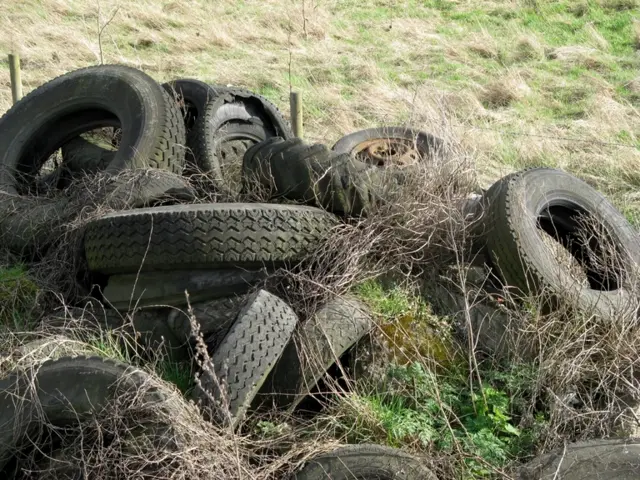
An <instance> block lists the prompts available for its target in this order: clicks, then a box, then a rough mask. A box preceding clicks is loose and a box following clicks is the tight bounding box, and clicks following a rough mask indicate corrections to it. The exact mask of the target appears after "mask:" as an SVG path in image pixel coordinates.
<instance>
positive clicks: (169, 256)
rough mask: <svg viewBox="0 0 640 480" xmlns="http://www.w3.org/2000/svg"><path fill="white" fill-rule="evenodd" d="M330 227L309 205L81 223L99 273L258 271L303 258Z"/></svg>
mask: <svg viewBox="0 0 640 480" xmlns="http://www.w3.org/2000/svg"><path fill="white" fill-rule="evenodd" d="M336 224H337V219H336V217H334V216H333V215H331V214H329V213H327V212H325V211H324V210H320V209H317V208H313V207H304V206H292V205H276V204H260V203H250V204H249V203H247V204H245V203H215V204H200V205H177V206H168V207H157V208H143V209H137V210H132V211H127V212H117V213H112V214H108V215H105V216H104V217H102V218H99V219H97V220H94V221H92V222H90V223H88V224H87V227H86V232H85V238H84V246H85V254H86V258H87V262H88V266H89V268H90V269H91V270H93V271H96V272H101V273H105V274H124V273H134V272H138V271H141V272H149V271H158V270H174V269H176V268H180V269H181V270H186V269H218V268H220V269H221V268H228V267H242V268H256V267H258V268H259V267H262V266H263V265H265V264H273V265H278V264H283V263H289V262H295V263H297V262H299V261H301V260H303V259H304V258H306V257H307V256H308V255H310V254H311V253H313V252H314V251H315V250H316V249H317V247H318V244H319V243H321V242H322V241H323V240H324V239H326V238H327V236H328V235H329V233H330V230H331V228H332V227H333V226H335V225H336Z"/></svg>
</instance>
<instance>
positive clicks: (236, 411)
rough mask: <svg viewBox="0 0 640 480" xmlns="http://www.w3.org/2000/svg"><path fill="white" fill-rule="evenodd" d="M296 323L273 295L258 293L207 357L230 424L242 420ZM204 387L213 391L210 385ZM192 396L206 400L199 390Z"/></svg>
mask: <svg viewBox="0 0 640 480" xmlns="http://www.w3.org/2000/svg"><path fill="white" fill-rule="evenodd" d="M297 323H298V317H297V315H296V314H295V312H294V311H293V309H292V308H291V307H290V306H289V305H288V304H287V303H286V302H284V301H283V300H281V299H280V298H278V297H276V296H275V295H273V294H271V293H269V292H267V291H265V290H260V291H258V292H256V293H254V294H252V295H250V296H249V297H248V298H247V300H246V302H245V304H244V306H243V308H242V310H241V311H240V313H239V314H238V316H237V319H236V321H235V322H234V324H233V326H232V327H231V329H230V330H229V332H228V333H227V335H226V336H225V337H224V340H223V341H222V342H221V343H220V345H219V347H218V348H217V350H216V351H215V352H214V354H213V357H212V358H211V360H212V363H213V368H214V370H215V373H216V376H217V377H218V379H219V380H221V381H224V384H225V385H226V388H227V392H228V398H229V411H230V413H231V415H232V416H233V418H232V424H234V425H236V424H237V423H238V422H240V421H241V420H242V419H243V417H244V415H245V413H246V412H247V410H248V409H249V407H250V405H251V403H252V401H253V399H254V398H255V396H256V395H257V393H258V391H259V390H260V388H261V386H262V384H263V382H264V381H265V379H266V377H267V375H268V374H269V372H270V371H271V369H272V368H273V366H274V365H275V363H276V361H277V360H278V358H280V355H282V352H283V350H284V347H285V345H286V344H287V341H288V340H289V338H290V337H291V335H292V333H293V330H294V328H295V326H296V324H297ZM225 363H227V367H228V368H227V369H225ZM205 385H206V386H208V387H207V388H208V389H209V390H210V391H214V392H215V388H214V385H213V383H212V382H209V383H205ZM196 395H197V396H198V397H199V398H201V399H204V398H206V397H204V396H203V392H201V391H200V390H199V389H198V391H197V392H196ZM216 396H217V397H218V398H219V396H220V392H216Z"/></svg>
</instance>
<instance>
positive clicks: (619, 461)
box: [516, 438, 640, 480]
mask: <svg viewBox="0 0 640 480" xmlns="http://www.w3.org/2000/svg"><path fill="white" fill-rule="evenodd" d="M639 477H640V438H624V439H616V438H612V439H603V440H591V441H586V442H577V443H573V444H570V445H567V447H566V450H565V449H563V448H561V449H559V450H558V451H555V452H551V453H547V454H545V455H541V456H540V457H538V458H535V459H534V460H532V461H531V462H529V463H528V464H526V465H525V466H524V467H522V468H521V469H520V470H519V471H518V472H517V476H516V478H517V480H552V479H556V480H591V479H593V480H596V479H601V478H603V479H604V478H606V479H608V480H631V479H635V478H639Z"/></svg>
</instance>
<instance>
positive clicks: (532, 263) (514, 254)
mask: <svg viewBox="0 0 640 480" xmlns="http://www.w3.org/2000/svg"><path fill="white" fill-rule="evenodd" d="M536 174H538V175H540V174H544V175H549V176H551V175H555V176H565V177H567V179H568V180H569V181H570V182H573V184H572V185H569V186H568V187H566V188H569V189H573V190H572V194H573V195H575V196H576V197H580V196H582V195H592V196H593V197H595V198H598V202H597V203H598V204H600V205H606V204H609V202H608V201H607V200H606V198H605V197H604V196H602V195H601V194H600V192H598V191H596V190H595V189H593V188H592V187H590V186H588V185H587V184H586V183H584V182H582V181H581V180H579V179H577V178H576V177H573V176H570V175H569V174H567V173H565V172H563V171H561V170H557V169H551V168H542V167H534V168H528V169H525V170H521V171H519V172H514V173H511V174H509V175H507V176H505V177H503V178H502V179H500V180H499V181H497V182H496V183H494V184H493V185H492V186H491V187H490V188H489V190H488V191H487V193H486V195H485V196H484V199H483V202H484V204H485V205H486V209H485V219H484V220H483V222H484V225H485V226H486V231H485V232H484V238H485V239H486V243H487V251H488V252H489V257H490V259H491V262H492V264H493V265H494V266H496V267H497V268H498V274H499V275H500V276H501V277H502V279H503V280H504V281H505V282H506V283H507V284H509V285H510V286H513V287H516V289H517V290H519V291H520V292H521V293H523V294H525V295H526V294H530V293H539V292H540V291H542V290H543V289H548V290H549V291H550V292H551V293H552V294H557V293H558V288H559V287H558V286H557V285H556V283H557V281H556V280H555V279H551V278H547V275H546V274H545V273H544V272H543V271H541V269H540V268H539V264H540V262H541V259H540V258H539V257H540V256H539V253H538V252H530V251H528V249H527V248H526V247H525V244H526V243H527V241H528V237H527V236H528V235H529V234H530V232H528V231H520V230H521V228H523V227H522V226H521V225H520V226H518V222H520V221H521V220H522V217H523V213H522V211H521V210H522V209H521V206H520V205H521V199H520V198H519V196H518V193H519V189H521V188H522V187H521V186H520V185H519V184H520V183H521V182H522V180H523V179H524V178H525V177H528V176H531V175H536ZM537 184H540V183H539V182H537ZM578 188H582V189H583V190H581V191H578V192H577V193H576V192H575V189H578ZM585 192H586V193H585ZM611 208H612V211H611V212H612V213H611V215H612V216H614V215H615V209H613V207H611ZM527 213H533V212H527ZM536 213H537V212H536ZM588 213H590V214H593V213H594V212H588ZM600 220H601V221H602V219H600ZM621 220H622V221H624V222H626V220H624V219H622V218H621ZM612 221H613V219H612ZM615 228H620V227H619V226H617V227H615ZM631 230H632V227H630V226H629V229H628V231H627V232H626V233H629V232H631ZM614 235H615V233H614ZM628 239H629V241H630V242H632V243H633V245H624V248H626V247H627V246H631V247H632V249H631V250H630V252H629V255H628V258H627V262H626V263H627V264H631V263H635V264H636V265H638V264H640V242H639V241H638V240H637V237H636V236H635V235H631V234H629V235H628ZM535 255H538V258H537V259H536V258H535V257H534V256H535ZM536 263H538V265H536ZM596 297H598V298H596ZM628 300H629V299H628V298H627V297H626V295H625V296H618V295H616V294H615V291H614V292H607V291H601V292H596V291H594V290H591V289H588V288H582V291H581V298H580V302H581V304H582V305H583V306H585V307H587V308H595V309H597V310H598V312H599V313H600V314H602V315H604V316H611V314H612V313H614V312H615V310H616V308H617V306H622V305H624V304H625V302H627V301H628ZM612 309H613V310H612Z"/></svg>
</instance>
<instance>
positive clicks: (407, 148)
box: [354, 138, 420, 167]
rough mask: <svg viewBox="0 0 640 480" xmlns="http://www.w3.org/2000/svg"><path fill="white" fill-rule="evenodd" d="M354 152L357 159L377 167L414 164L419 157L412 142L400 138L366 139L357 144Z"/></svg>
mask: <svg viewBox="0 0 640 480" xmlns="http://www.w3.org/2000/svg"><path fill="white" fill-rule="evenodd" d="M354 153H355V157H356V158H357V159H358V160H360V161H362V162H365V163H370V164H373V165H377V166H379V167H385V166H390V165H395V166H401V167H402V166H408V165H415V164H417V163H418V161H419V159H420V154H419V152H418V151H417V150H416V148H415V145H414V144H413V142H412V141H410V140H406V139H402V138H375V139H372V140H367V141H364V142H361V143H360V144H358V145H357V146H356V148H355V149H354Z"/></svg>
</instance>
